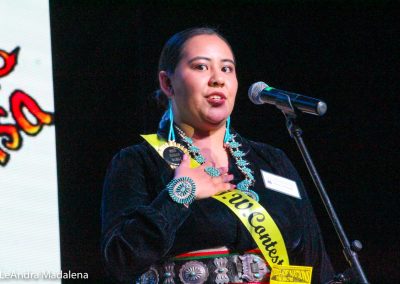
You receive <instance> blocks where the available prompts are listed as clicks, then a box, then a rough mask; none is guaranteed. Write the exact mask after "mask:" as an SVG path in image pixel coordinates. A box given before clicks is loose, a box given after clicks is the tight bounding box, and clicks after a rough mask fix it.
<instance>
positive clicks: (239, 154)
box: [175, 125, 260, 201]
mask: <svg viewBox="0 0 400 284" xmlns="http://www.w3.org/2000/svg"><path fill="white" fill-rule="evenodd" d="M175 128H176V130H177V131H178V134H179V136H180V137H181V138H182V140H183V141H184V142H185V143H186V144H187V145H188V150H189V153H190V154H192V156H193V158H194V159H195V160H196V161H197V162H198V163H199V164H204V163H205V161H206V159H205V158H204V156H203V155H202V154H201V153H200V149H199V148H198V147H197V146H195V145H193V140H192V138H190V137H187V136H186V134H185V132H184V131H183V130H182V129H180V128H179V127H178V126H176V125H175ZM225 138H226V142H225V147H226V148H228V149H229V152H230V153H231V155H232V157H233V158H234V159H235V164H236V166H237V167H238V169H239V170H240V172H241V173H242V174H243V175H244V180H242V181H241V182H239V183H238V184H237V185H236V188H237V189H239V190H241V191H243V192H244V193H246V194H247V195H248V196H250V197H251V198H253V199H254V200H256V201H259V200H260V198H259V196H258V194H257V193H256V192H255V191H254V190H251V189H250V187H251V186H253V185H254V182H255V178H254V175H253V171H252V170H251V169H250V168H249V167H248V165H250V163H249V162H248V161H246V160H245V159H243V157H244V156H245V155H246V154H245V153H244V152H243V151H241V150H240V149H239V147H240V146H242V145H241V144H240V143H238V142H236V140H235V138H236V135H233V134H229V135H228V136H227V137H225ZM225 138H224V139H225ZM217 171H218V172H219V170H218V169H217V168H215V167H207V168H206V169H205V172H206V173H207V174H209V175H210V176H212V177H215V176H216V175H214V174H216V173H217ZM220 174H221V173H220Z"/></svg>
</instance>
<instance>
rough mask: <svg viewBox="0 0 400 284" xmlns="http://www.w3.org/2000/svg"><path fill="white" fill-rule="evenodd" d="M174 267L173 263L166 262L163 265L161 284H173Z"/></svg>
mask: <svg viewBox="0 0 400 284" xmlns="http://www.w3.org/2000/svg"><path fill="white" fill-rule="evenodd" d="M174 266H175V263H173V262H168V263H167V264H165V265H164V271H165V272H164V281H163V284H175V281H174V277H175V272H174Z"/></svg>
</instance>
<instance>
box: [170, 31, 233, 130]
mask: <svg viewBox="0 0 400 284" xmlns="http://www.w3.org/2000/svg"><path fill="white" fill-rule="evenodd" d="M170 80H171V86H172V89H173V94H172V97H171V98H172V101H173V111H174V119H175V121H176V122H177V123H178V124H179V123H185V124H188V125H190V126H192V127H194V128H196V129H201V130H212V129H216V128H218V127H221V126H223V125H224V123H225V120H226V118H227V117H228V116H229V115H230V114H231V112H232V109H233V106H234V104H235V97H236V92H237V88H238V82H237V78H236V69H235V62H234V57H233V54H232V51H231V49H230V47H229V46H228V45H227V44H226V43H225V41H223V40H222V39H221V38H219V37H218V36H216V35H198V36H195V37H192V38H191V39H189V40H188V41H187V42H186V43H185V45H184V48H183V51H182V57H181V60H180V61H179V63H178V65H177V67H176V69H175V72H174V73H173V74H172V76H170Z"/></svg>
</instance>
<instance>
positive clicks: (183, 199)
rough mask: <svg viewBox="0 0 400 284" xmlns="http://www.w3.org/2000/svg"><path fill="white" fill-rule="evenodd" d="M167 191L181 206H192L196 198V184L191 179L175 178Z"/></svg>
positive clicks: (168, 185)
mask: <svg viewBox="0 0 400 284" xmlns="http://www.w3.org/2000/svg"><path fill="white" fill-rule="evenodd" d="M167 189H168V193H169V196H170V197H171V199H172V200H173V201H175V202H176V203H179V204H191V203H192V202H193V201H194V199H195V198H196V184H195V183H194V181H193V180H192V179H191V178H190V177H180V178H174V179H173V180H171V181H170V182H169V183H168V184H167Z"/></svg>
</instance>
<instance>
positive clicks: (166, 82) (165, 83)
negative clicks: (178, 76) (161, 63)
mask: <svg viewBox="0 0 400 284" xmlns="http://www.w3.org/2000/svg"><path fill="white" fill-rule="evenodd" d="M158 81H159V82H160V88H161V90H162V91H163V92H164V94H166V95H167V97H168V98H171V97H172V96H173V95H174V89H173V88H172V84H171V79H170V78H169V76H168V74H167V72H166V71H160V73H158Z"/></svg>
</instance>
